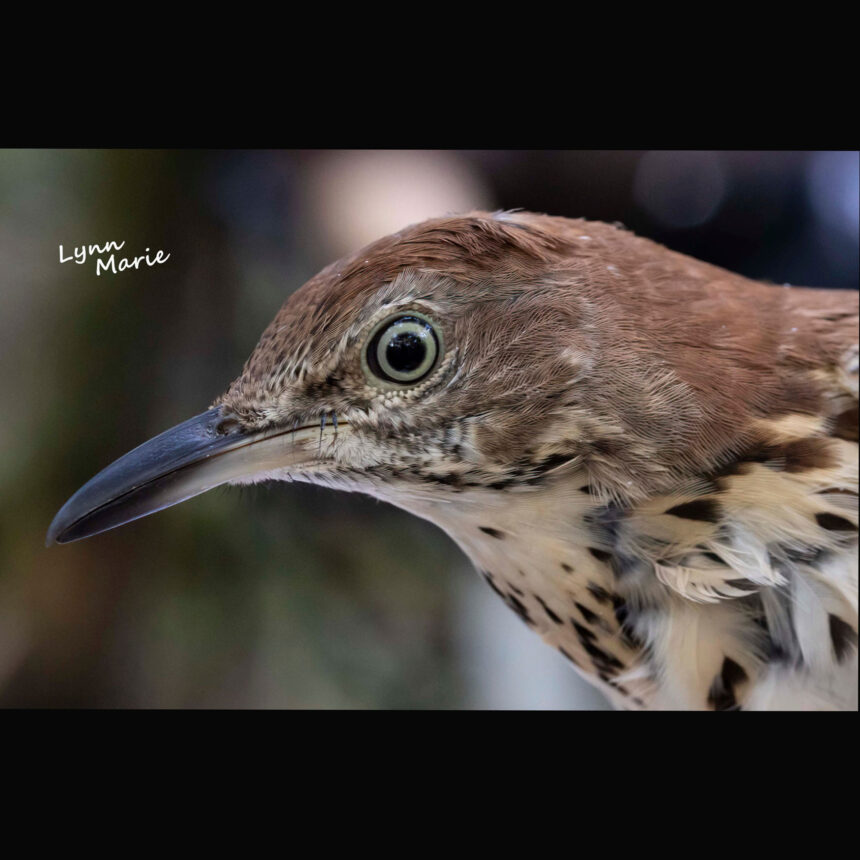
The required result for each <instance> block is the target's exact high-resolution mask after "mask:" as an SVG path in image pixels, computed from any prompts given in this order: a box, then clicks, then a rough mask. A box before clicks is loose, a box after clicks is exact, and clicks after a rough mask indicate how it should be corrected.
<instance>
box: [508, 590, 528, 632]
mask: <svg viewBox="0 0 860 860" xmlns="http://www.w3.org/2000/svg"><path fill="white" fill-rule="evenodd" d="M505 603H507V604H508V606H510V607H511V609H513V610H514V612H516V613H517V615H519V616H520V618H522V620H523V621H525V623H526V624H528V625H529V627H534V625H535V623H534V621H533V620H532V617H531V615H529V611H528V609H526V608H525V606H523V604H522V602H521V601H520V600H519V599H518V598H516V597H514V595H513V594H509V595H507V597H506V598H505Z"/></svg>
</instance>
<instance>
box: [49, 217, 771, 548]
mask: <svg viewBox="0 0 860 860" xmlns="http://www.w3.org/2000/svg"><path fill="white" fill-rule="evenodd" d="M649 267H650V269H649ZM695 267H700V268H695ZM714 273H718V275H719V276H725V277H726V278H732V277H734V276H731V275H729V274H728V273H723V272H721V270H717V269H713V268H712V267H709V266H706V265H705V264H700V263H698V262H697V261H693V260H690V259H689V258H686V257H682V256H681V255H676V254H672V252H669V251H667V250H666V249H663V248H660V247H659V246H656V245H653V244H652V243H650V242H647V241H646V240H643V239H638V238H636V237H634V236H633V235H632V234H630V233H627V232H625V231H623V230H619V229H618V228H615V227H612V226H609V225H606V224H600V223H595V222H587V221H576V220H570V219H565V218H552V217H548V216H540V215H533V214H530V213H521V212H513V213H511V212H504V213H483V212H474V213H469V214H466V215H461V216H452V217H446V218H440V219H434V220H430V221H426V222H424V223H421V224H418V225H414V226H412V227H409V228H406V229H404V230H402V231H401V232H399V233H396V234H394V235H391V236H388V237H386V238H384V239H381V240H380V241H378V242H376V243H374V244H372V245H370V246H368V247H367V248H364V249H363V250H361V251H359V252H358V253H356V254H354V255H352V256H350V257H348V258H345V259H343V260H341V261H339V262H337V263H335V264H333V265H331V266H328V267H327V268H326V269H324V270H323V271H322V272H320V273H319V274H318V275H316V276H315V277H314V278H312V279H311V280H310V281H309V282H308V283H307V284H305V285H304V286H303V287H302V288H300V289H299V290H297V291H296V292H295V293H294V294H293V295H292V296H291V297H290V298H289V299H288V300H287V302H286V303H285V305H284V306H283V308H282V309H281V310H280V312H279V313H278V314H277V316H276V317H275V319H274V320H273V321H272V323H271V324H270V325H269V327H268V328H267V329H266V331H265V332H264V333H263V335H262V338H261V340H260V342H259V344H258V345H257V347H256V348H255V350H254V351H253V353H252V354H251V356H250V358H249V359H248V361H247V363H246V365H245V367H244V369H243V372H242V374H241V375H240V376H239V377H238V379H236V380H235V381H234V382H233V383H232V384H231V385H230V387H229V388H228V389H227V391H226V392H225V393H224V394H223V395H222V396H221V397H219V398H218V399H217V400H216V401H215V402H214V404H213V405H212V406H211V407H210V408H209V409H208V410H207V411H205V412H204V413H202V414H201V415H198V416H197V417H195V418H192V419H190V420H189V421H187V422H185V423H184V424H181V425H179V426H178V427H175V428H173V429H172V430H168V431H167V432H166V433H163V434H161V435H160V436H157V437H156V438H154V439H152V440H150V441H149V442H147V443H145V444H144V445H142V446H140V447H139V448H137V449H135V450H134V451H132V452H130V453H129V454H127V455H125V456H124V457H122V458H120V459H119V460H117V461H116V462H115V463H113V464H112V465H110V466H108V467H107V468H106V469H105V470H103V471H102V472H100V473H99V474H98V475H97V476H96V477H95V478H93V479H92V480H91V481H90V482H89V483H88V484H86V485H85V486H84V487H82V488H81V489H80V490H79V491H78V492H77V493H76V494H75V495H74V496H72V498H71V499H69V501H68V502H67V503H66V505H65V506H64V507H63V508H62V509H61V510H60V512H59V513H58V514H57V516H56V518H55V519H54V522H53V523H52V525H51V528H50V531H49V534H48V540H49V542H53V541H57V542H60V543H64V542H67V541H71V540H77V539H79V538H83V537H88V536H90V535H92V534H96V533H98V532H101V531H104V530H106V529H108V528H113V527H115V526H117V525H121V524H123V523H125V522H128V521H130V520H133V519H136V518H138V517H141V516H144V515H146V514H149V513H152V512H154V511H156V510H160V509H162V508H164V507H167V506H169V505H172V504H175V503H177V502H180V501H183V500H184V499H187V498H190V497H191V496H194V495H197V494H199V493H202V492H204V491H206V490H208V489H211V488H212V487H215V486H218V485H221V484H225V483H252V482H256V481H261V480H268V479H282V480H298V481H309V482H314V483H319V484H324V485H328V486H332V487H336V488H339V489H347V490H357V491H361V492H367V493H371V494H373V495H376V496H378V497H381V498H385V499H388V500H390V501H393V502H394V503H396V504H401V505H404V506H405V505H406V504H407V503H408V502H409V501H410V500H417V499H426V500H431V501H432V500H434V499H440V498H448V497H450V495H451V494H458V493H468V492H470V491H482V492H491V491H498V490H506V489H511V490H516V491H523V492H525V491H534V490H536V489H538V488H540V486H541V485H542V483H543V482H545V481H548V480H551V478H552V476H553V475H555V474H558V473H559V471H564V469H565V468H566V467H568V466H570V465H574V466H576V468H577V469H579V468H584V469H586V471H587V474H588V476H589V480H590V484H591V486H592V488H593V489H594V490H595V491H596V492H603V493H604V494H605V495H606V496H607V497H609V498H617V497H625V496H626V497H635V496H636V495H637V494H639V495H643V496H644V495H646V494H647V493H648V492H651V491H653V489H654V487H655V486H656V485H658V484H659V483H660V482H661V481H666V480H667V479H669V478H670V477H673V476H674V475H675V473H676V472H677V471H678V470H679V469H680V470H683V468H684V466H685V464H688V465H690V466H691V468H692V467H693V466H695V467H696V468H699V469H700V468H701V464H702V461H703V460H706V461H707V460H711V461H714V460H717V459H718V458H719V456H720V452H721V451H725V450H726V449H727V448H729V447H731V444H732V440H733V439H735V438H736V437H737V435H738V432H737V430H738V427H739V426H740V424H739V423H738V422H740V421H741V417H742V416H743V414H744V412H745V410H748V407H750V406H751V404H753V403H754V402H755V400H756V398H760V397H761V396H762V393H761V391H753V390H752V389H751V387H750V384H749V381H748V380H747V379H746V378H744V376H743V374H742V373H740V372H739V371H738V367H737V366H736V365H737V362H734V363H733V362H732V361H731V360H729V358H730V356H731V355H732V349H733V346H732V345H733V343H735V341H737V342H740V340H739V339H738V338H737V337H735V335H736V334H737V332H736V329H737V326H739V325H743V324H744V321H743V320H742V319H740V317H743V316H744V315H743V314H734V315H733V314H731V313H728V312H727V310H730V308H728V309H727V307H726V302H730V301H731V295H732V294H731V293H730V292H729V293H727V294H724V296H723V298H722V299H721V300H720V302H719V303H718V304H719V306H720V308H721V309H722V314H721V316H720V320H721V323H720V324H721V325H722V330H720V329H719V326H717V325H716V324H714V320H713V319H712V317H713V314H710V315H709V313H708V307H709V306H708V305H707V304H706V303H703V295H704V292H703V291H706V286H705V284H706V283H707V284H709V286H708V287H707V289H710V286H713V284H711V282H712V281H713V280H714ZM667 279H672V280H673V283H674V284H675V286H674V289H675V292H674V293H673V296H672V300H671V301H670V300H667V297H666V295H665V292H660V290H659V286H660V283H661V281H665V280H667ZM717 280H719V278H717ZM643 284H644V285H650V286H649V289H651V292H650V293H649V292H648V290H647V289H645V288H644V287H643ZM654 285H656V287H655V286H654ZM685 290H686V292H685ZM685 299H686V300H687V301H686V303H687V304H689V303H690V302H693V303H696V307H695V313H694V314H691V315H690V320H691V322H690V326H692V327H688V328H686V329H683V336H680V335H679V334H678V332H679V326H683V324H684V306H685ZM727 325H728V328H729V330H728V331H726V326H727ZM718 336H719V337H721V338H722V341H721V343H722V345H723V348H722V349H721V350H715V351H714V356H715V358H714V360H713V361H712V362H708V363H707V367H702V361H701V355H702V353H701V349H702V348H703V346H706V345H707V344H709V343H711V342H712V341H713V339H714V338H715V337H718ZM733 337H735V340H734V341H733V339H732V338H733ZM672 341H674V347H673V349H671V350H667V349H666V345H667V343H668V342H672ZM737 348H741V349H746V350H749V342H748V339H747V341H745V342H744V345H743V346H742V347H737ZM691 351H692V352H693V353H694V355H693V358H692V359H691V358H690V357H689V356H690V352H691ZM685 356H687V359H686V364H685ZM691 361H692V367H690V366H688V365H689V364H690V362H691ZM727 400H728V401H730V402H731V407H732V408H730V409H728V410H727V409H726V408H725V407H726V402H727ZM732 422H735V424H732Z"/></svg>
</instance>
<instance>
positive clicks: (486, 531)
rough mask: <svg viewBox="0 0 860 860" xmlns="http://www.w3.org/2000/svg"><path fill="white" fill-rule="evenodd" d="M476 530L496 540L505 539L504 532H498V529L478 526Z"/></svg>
mask: <svg viewBox="0 0 860 860" xmlns="http://www.w3.org/2000/svg"><path fill="white" fill-rule="evenodd" d="M478 528H479V529H480V530H481V531H482V532H483V533H484V534H485V535H489V536H490V537H493V538H496V540H503V539H504V537H505V533H504V532H500V531H499V530H498V529H494V528H490V526H478Z"/></svg>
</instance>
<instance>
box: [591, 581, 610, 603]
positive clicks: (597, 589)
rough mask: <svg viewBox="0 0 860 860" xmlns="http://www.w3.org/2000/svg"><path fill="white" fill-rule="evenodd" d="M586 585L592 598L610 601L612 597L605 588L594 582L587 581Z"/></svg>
mask: <svg viewBox="0 0 860 860" xmlns="http://www.w3.org/2000/svg"><path fill="white" fill-rule="evenodd" d="M586 587H587V588H588V590H589V591H590V592H591V594H592V596H593V597H594V599H595V600H597V601H599V602H600V603H611V602H612V598H611V596H610V594H609V592H608V591H607V590H606V589H605V588H603V587H601V586H600V585H598V584H597V583H596V582H589V583H588V585H587V586H586Z"/></svg>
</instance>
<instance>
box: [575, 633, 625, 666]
mask: <svg viewBox="0 0 860 860" xmlns="http://www.w3.org/2000/svg"><path fill="white" fill-rule="evenodd" d="M579 641H580V642H581V643H582V647H583V648H584V649H585V651H586V653H587V654H588V656H589V657H591V661H592V663H594V668H595V669H597V670H598V671H599V672H607V673H608V672H611V671H613V670H614V671H617V670H619V669H623V668H624V664H623V663H622V662H621V661H620V660H619V659H618V658H617V657H615V656H613V655H612V654H607V653H606V651H604V650H603V649H602V648H598V647H597V645H595V644H594V643H593V642H591V641H589V640H588V639H583V638H580V640H579Z"/></svg>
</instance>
